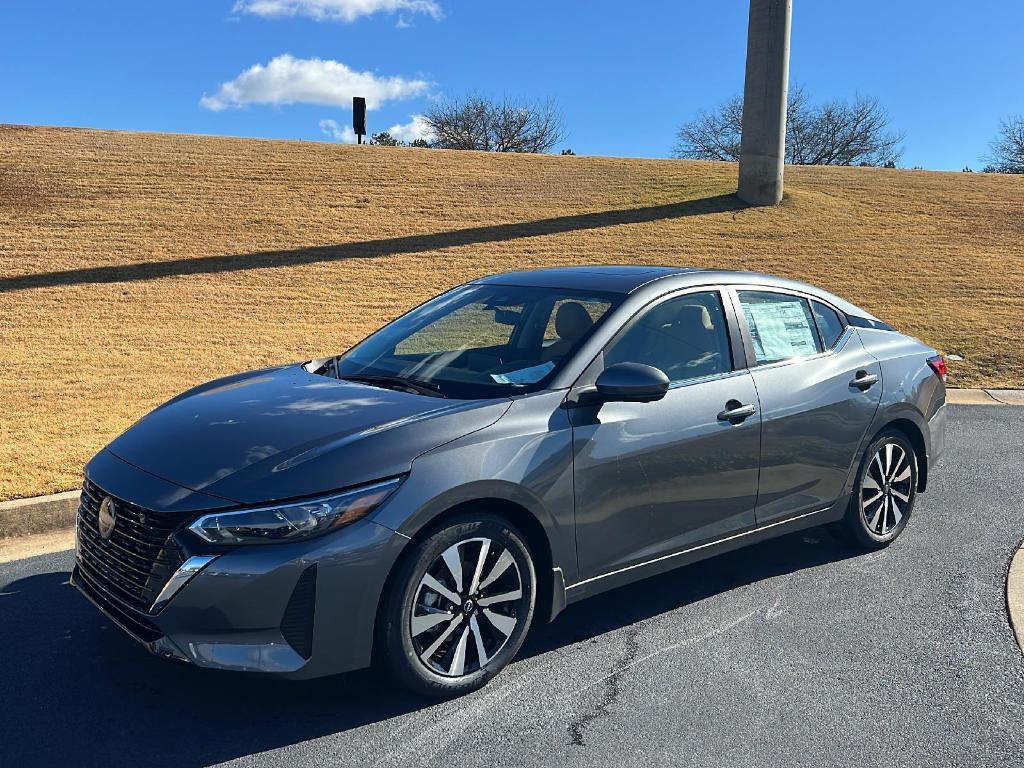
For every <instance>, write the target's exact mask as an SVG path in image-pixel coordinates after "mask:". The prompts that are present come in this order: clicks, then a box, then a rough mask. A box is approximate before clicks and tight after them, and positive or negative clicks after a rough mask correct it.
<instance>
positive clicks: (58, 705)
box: [0, 530, 857, 768]
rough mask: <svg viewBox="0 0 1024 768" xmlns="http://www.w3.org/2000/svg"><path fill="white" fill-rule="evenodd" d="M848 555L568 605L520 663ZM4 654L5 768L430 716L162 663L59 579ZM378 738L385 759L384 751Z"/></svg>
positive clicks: (308, 684)
mask: <svg viewBox="0 0 1024 768" xmlns="http://www.w3.org/2000/svg"><path fill="white" fill-rule="evenodd" d="M856 554H857V551H856V550H854V549H852V548H851V547H848V546H847V545H845V544H842V543H840V542H838V541H837V540H836V539H834V538H833V537H832V536H831V535H830V534H828V533H826V532H824V531H822V530H811V531H806V532H803V533H797V534H793V535H791V536H787V537H784V538H780V539H776V540H774V541H768V542H764V543H761V544H758V545H755V546H753V547H749V548H747V549H744V550H739V551H737V552H732V553H729V554H726V555H722V556H720V557H717V558H714V559H712V560H708V561H704V562H702V563H697V564H695V565H691V566H688V567H685V568H682V569H679V570H677V571H673V572H670V573H667V574H664V575H661V576H658V577H655V578H653V579H648V580H645V581H643V582H640V583H637V584H634V585H630V586H626V587H621V588H619V589H616V590H614V591H612V592H609V593H607V594H605V595H602V596H599V597H596V598H594V599H591V600H586V601H584V602H582V603H579V604H577V605H574V606H571V607H570V608H568V609H567V610H566V611H565V612H564V613H563V614H562V615H561V616H559V618H558V619H557V620H556V621H555V622H554V623H553V624H550V625H542V626H538V627H537V628H535V630H534V631H533V632H532V633H531V635H530V637H529V638H528V640H527V643H526V645H525V646H524V649H523V651H522V652H521V657H522V658H528V657H532V656H537V655H540V654H544V653H546V652H549V651H551V650H554V649H559V648H564V647H566V646H569V645H573V644H575V643H579V642H583V641H586V640H590V639H593V638H597V637H599V636H600V635H603V634H605V633H607V632H611V631H614V630H616V629H618V628H621V627H624V626H627V625H630V624H633V623H635V622H638V621H643V620H645V619H649V618H652V617H655V616H658V615H660V614H663V613H667V612H671V611H674V610H677V609H680V608H683V607H686V606H688V605H692V604H694V603H698V602H699V601H701V600H703V599H704V598H707V597H709V596H711V595H716V594H720V593H725V592H729V591H731V590H733V589H737V588H739V587H742V586H744V585H746V584H750V583H753V582H756V581H760V580H764V579H768V578H772V577H775V576H780V575H783V574H786V573H790V572H793V571H797V570H801V569H805V568H811V567H815V566H817V565H821V564H823V563H826V562H833V561H837V560H842V559H845V558H847V557H851V556H854V555H856ZM0 654H2V655H0V692H2V701H3V707H2V708H0V745H2V750H3V757H4V759H5V761H6V764H9V765H12V766H13V765H17V766H21V767H22V768H24V767H25V766H35V765H60V764H74V765H78V766H84V765H100V764H103V765H121V764H132V765H146V766H176V767H177V768H191V767H192V766H207V765H211V764H214V763H219V762H223V761H227V760H232V759H235V758H240V757H245V756H248V755H253V754H256V753H259V752H264V751H267V750H272V749H277V748H280V747H286V746H289V745H293V744H299V743H301V742H304V741H308V740H310V739H316V738H318V737H321V736H326V735H330V734H338V733H343V732H346V731H350V730H352V729H355V728H359V727H360V726H363V725H369V724H372V723H379V722H382V721H387V720H390V719H392V718H396V717H399V716H401V715H404V714H407V713H410V712H413V711H415V710H419V709H424V708H427V707H431V706H438V704H437V702H434V701H432V700H427V699H422V698H418V697H414V696H411V695H409V694H407V693H405V692H404V691H403V690H400V689H398V688H396V687H395V686H394V685H393V684H392V683H391V682H390V681H389V679H388V678H387V677H386V676H384V675H381V674H379V673H377V674H375V673H373V672H371V671H364V672H359V673H353V674H349V675H342V676H338V677H334V678H325V679H321V680H311V681H305V682H289V681H281V680H272V679H265V678H261V677H254V676H250V675H243V674H232V673H222V672H210V671H205V670H200V669H196V668H193V667H189V666H186V665H182V664H177V663H175V662H170V661H165V660H162V659H157V658H155V657H152V656H150V655H148V654H147V653H146V652H145V651H144V650H143V649H142V648H141V647H140V646H138V645H137V644H136V643H135V641H133V640H132V639H130V638H129V637H127V636H126V635H125V634H124V633H123V632H122V631H121V630H120V629H118V628H116V627H115V626H113V625H111V623H110V622H109V621H107V620H106V619H105V618H104V617H103V616H102V615H100V614H99V613H98V612H97V611H96V609H95V608H93V607H92V606H91V605H89V604H88V603H87V602H86V600H85V599H84V598H83V597H81V596H80V595H79V594H78V593H77V592H76V591H75V590H74V589H73V588H72V587H71V586H69V584H68V574H67V573H66V572H51V573H45V574H40V575H35V576H30V577H27V578H24V579H21V580H19V581H15V582H13V583H11V584H9V585H8V586H6V587H4V588H3V589H2V590H0ZM495 682H496V683H498V682H499V681H495ZM440 706H445V705H440ZM455 706H457V704H456V705H455ZM384 731H386V732H384V733H381V734H379V738H380V739H381V743H380V745H379V750H380V751H381V752H382V753H383V752H385V751H387V750H388V748H389V747H391V746H393V745H392V744H391V740H390V739H389V738H388V736H389V733H390V731H391V729H390V728H386V729H384ZM364 740H365V739H364ZM367 762H372V756H371V755H368V756H367Z"/></svg>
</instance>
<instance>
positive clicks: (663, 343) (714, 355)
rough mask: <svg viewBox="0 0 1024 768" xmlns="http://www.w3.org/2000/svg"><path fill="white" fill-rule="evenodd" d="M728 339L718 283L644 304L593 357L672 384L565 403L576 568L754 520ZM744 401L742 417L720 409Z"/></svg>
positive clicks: (674, 545) (747, 429)
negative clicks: (635, 396) (634, 398)
mask: <svg viewBox="0 0 1024 768" xmlns="http://www.w3.org/2000/svg"><path fill="white" fill-rule="evenodd" d="M734 334H735V329H734ZM734 342H735V338H733V339H732V342H731V340H730V332H729V326H728V324H727V321H726V313H725V312H724V311H723V304H722V298H721V296H720V294H719V292H718V291H707V290H704V291H691V292H689V293H683V294H679V295H675V296H673V297H670V298H668V299H665V300H662V301H660V302H659V303H657V304H655V305H653V306H651V307H649V308H647V309H645V310H644V311H643V312H641V313H640V314H639V315H638V317H637V318H636V319H634V320H633V321H631V322H630V324H628V325H627V326H626V327H625V328H624V329H623V331H621V332H620V333H619V334H618V335H617V336H616V338H615V339H614V340H613V341H612V342H611V343H610V344H609V346H608V348H607V349H606V350H605V352H604V354H603V366H602V367H606V366H608V365H613V364H616V363H622V362H635V363H644V364H646V365H652V366H654V367H656V368H659V369H661V370H663V371H664V372H665V373H666V374H667V375H668V377H669V379H670V381H671V382H672V385H671V387H670V388H669V391H668V392H667V393H666V395H665V397H664V398H663V399H661V400H658V401H656V402H651V403H621V402H609V403H604V404H602V405H600V406H599V407H598V406H587V407H577V408H573V409H572V410H571V419H572V424H573V452H574V476H575V500H576V543H577V552H578V556H579V567H580V576H581V577H582V578H584V579H587V578H592V577H594V576H599V575H603V574H606V573H609V572H611V571H615V570H618V569H620V568H626V567H629V566H631V565H637V564H640V563H644V562H648V561H650V560H654V559H657V558H658V557H661V556H663V555H667V554H671V553H673V552H677V551H680V550H683V549H686V548H688V547H692V546H696V545H699V544H701V543H704V542H707V541H710V540H713V539H717V538H721V537H723V536H727V535H729V534H731V533H735V532H737V531H740V530H744V529H747V528H750V527H752V526H753V524H754V505H755V501H756V498H757V484H758V459H759V451H760V439H761V422H760V414H759V411H758V409H757V405H758V401H757V392H756V390H755V388H754V383H753V379H752V378H751V376H750V374H749V372H747V371H745V370H739V371H737V370H734V365H733V351H734V346H733V343H734ZM737 348H738V347H737ZM735 367H739V368H741V369H742V368H743V367H744V363H743V362H742V360H741V361H740V364H739V365H738V366H735ZM747 405H750V406H754V408H753V413H752V414H751V415H749V416H747V417H745V418H743V417H738V418H734V419H732V420H731V421H730V420H728V419H723V418H720V417H719V415H720V414H721V413H722V412H723V411H725V410H728V409H731V408H736V407H739V406H747Z"/></svg>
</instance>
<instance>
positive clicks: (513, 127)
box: [423, 95, 565, 152]
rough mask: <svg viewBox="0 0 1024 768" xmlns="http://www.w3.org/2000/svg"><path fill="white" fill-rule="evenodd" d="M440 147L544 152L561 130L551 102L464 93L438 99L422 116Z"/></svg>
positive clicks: (562, 131)
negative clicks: (464, 94)
mask: <svg viewBox="0 0 1024 768" xmlns="http://www.w3.org/2000/svg"><path fill="white" fill-rule="evenodd" d="M423 120H424V122H425V123H426V124H427V126H428V127H429V128H430V132H431V134H432V136H433V139H432V141H431V144H432V145H433V146H435V147H438V148H440V149H479V150H483V151H485V152H547V151H548V150H549V149H551V148H552V147H554V146H555V144H557V143H558V142H559V141H561V140H562V138H563V136H564V135H565V131H564V129H563V126H562V117H561V114H560V113H559V111H558V107H557V105H556V104H555V103H554V101H552V100H550V99H548V100H546V101H537V102H524V101H517V100H512V99H508V98H504V99H502V100H501V101H496V100H494V99H488V98H485V97H483V96H477V95H472V96H467V97H465V98H457V99H451V100H449V101H444V102H439V103H437V104H435V105H434V106H432V107H431V108H430V109H428V110H427V112H426V114H425V115H424V116H423Z"/></svg>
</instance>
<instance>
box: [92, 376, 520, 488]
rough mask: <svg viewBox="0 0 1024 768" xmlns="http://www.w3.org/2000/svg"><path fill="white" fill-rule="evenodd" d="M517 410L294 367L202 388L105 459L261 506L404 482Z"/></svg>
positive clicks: (169, 406)
mask: <svg viewBox="0 0 1024 768" xmlns="http://www.w3.org/2000/svg"><path fill="white" fill-rule="evenodd" d="M510 402H511V401H509V400H507V399H501V400H447V399H442V398H436V397H430V396H427V395H417V394H410V393H406V392H398V391H394V390H389V389H382V388H379V387H371V386H369V385H364V384H357V383H355V382H348V381H338V380H337V379H333V378H328V377H326V376H321V375H317V374H313V373H309V372H308V371H307V370H306V369H305V368H304V367H303V366H302V365H298V364H297V365H291V366H286V367H283V368H274V369H268V370H264V371H254V372H251V373H244V374H240V375H237V376H229V377H227V378H223V379H218V380H217V381H213V382H210V383H208V384H204V385H202V386H199V387H196V388H195V389H192V390H190V391H188V392H185V393H184V394H182V395H179V396H178V397H176V398H174V399H173V400H170V401H169V402H167V403H165V404H164V405H162V406H160V407H159V408H157V409H156V410H154V411H152V412H151V413H150V414H148V415H147V416H145V417H144V418H142V419H141V420H140V421H139V422H137V423H136V424H135V425H134V426H132V427H131V428H130V429H128V431H127V432H125V433H124V434H123V435H121V436H120V437H118V438H117V439H116V440H114V441H113V442H112V443H111V444H110V445H109V446H107V450H109V451H110V453H112V454H114V455H115V456H117V457H118V458H120V459H122V460H123V461H126V462H128V463H129V464H132V465H134V466H136V467H138V468H139V469H142V470H145V471H146V472H149V473H150V474H153V475H156V476H157V477H160V478H163V479H164V480H168V481H170V482H172V483H176V484H178V485H181V486H184V487H185V488H189V489H192V490H194V491H202V492H203V493H205V494H210V495H213V496H218V497H220V498H223V499H227V500H230V501H236V502H238V503H241V504H259V503H263V502H266V501H275V500H278V499H289V498H298V497H302V496H311V495H315V494H318V493H323V492H328V491H333V490H336V489H338V488H343V487H346V486H351V485H358V484H360V483H364V482H369V481H372V480H377V479H379V478H382V477H388V476H391V475H397V474H401V473H403V472H406V471H408V470H409V468H410V466H411V464H412V461H413V459H415V458H416V457H417V456H419V455H420V454H422V453H425V452H426V451H429V450H431V449H433V448H436V447H437V446H439V445H443V444H444V443H447V442H450V441H452V440H455V439H457V438H459V437H462V436H463V435H466V434H469V433H470V432H474V431H476V430H478V429H482V428H484V427H486V426H489V425H491V424H493V423H494V422H495V421H497V420H498V419H499V418H500V417H501V415H502V414H503V413H504V412H505V411H506V410H508V407H509V404H510Z"/></svg>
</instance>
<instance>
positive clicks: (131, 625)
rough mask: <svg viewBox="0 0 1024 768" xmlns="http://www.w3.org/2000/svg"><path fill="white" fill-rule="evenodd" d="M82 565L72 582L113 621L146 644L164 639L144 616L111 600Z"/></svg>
mask: <svg viewBox="0 0 1024 768" xmlns="http://www.w3.org/2000/svg"><path fill="white" fill-rule="evenodd" d="M85 574H86V572H85V570H84V569H83V568H82V566H81V564H79V566H78V567H77V568H76V569H75V571H74V573H73V574H72V576H71V579H72V581H74V583H75V584H76V585H77V586H78V588H79V589H81V590H82V591H83V592H85V594H86V595H88V597H89V599H90V600H92V601H93V602H94V603H95V604H96V605H97V607H98V608H99V609H100V610H102V611H103V612H104V613H106V614H107V616H109V617H110V618H111V619H113V620H114V621H115V622H117V623H118V624H120V625H121V626H122V627H124V629H125V631H127V632H128V633H129V634H131V635H134V636H135V637H137V638H138V639H139V640H141V641H142V642H144V643H151V642H153V641H154V640H159V639H160V638H161V637H163V633H162V632H161V631H160V630H159V629H157V628H156V626H155V625H154V624H153V623H152V622H151V621H149V620H148V619H147V618H145V617H144V616H141V615H139V614H138V613H136V612H135V611H129V610H126V609H125V608H124V607H123V606H122V605H121V604H120V603H118V602H115V601H114V600H111V599H110V598H109V597H107V595H106V594H104V592H103V591H102V590H101V589H100V588H99V587H98V586H97V585H96V584H93V583H92V582H91V581H90V580H89V577H88V576H86V575H85Z"/></svg>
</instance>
